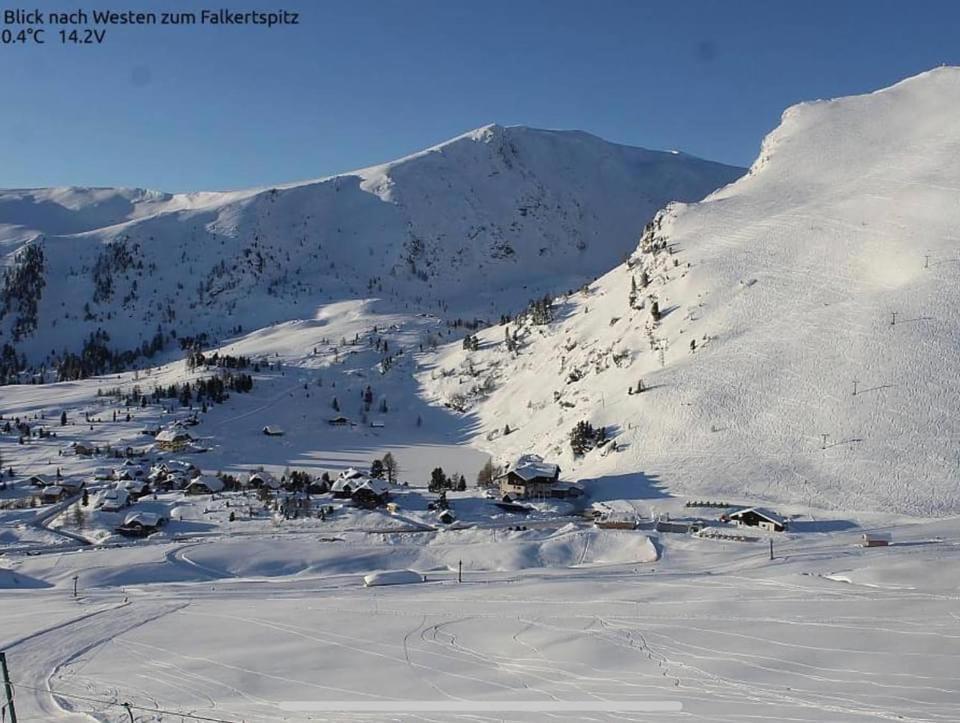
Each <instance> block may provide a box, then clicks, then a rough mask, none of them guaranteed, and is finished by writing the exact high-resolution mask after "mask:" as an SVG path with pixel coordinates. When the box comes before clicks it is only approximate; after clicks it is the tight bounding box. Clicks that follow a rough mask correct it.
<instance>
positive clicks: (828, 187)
mask: <svg viewBox="0 0 960 723" xmlns="http://www.w3.org/2000/svg"><path fill="white" fill-rule="evenodd" d="M958 111H960V70H958V69H957V68H941V69H937V70H933V71H930V72H928V73H924V74H922V75H919V76H917V77H915V78H911V79H908V80H905V81H903V82H901V83H898V84H897V85H895V86H893V87H891V88H887V89H884V90H881V91H878V92H876V93H871V94H869V95H863V96H856V97H850V98H841V99H838V100H831V101H817V102H812V103H802V104H800V105H797V106H795V107H792V108H790V109H788V110H787V111H786V113H784V116H783V120H782V123H781V125H780V126H779V127H778V128H777V129H776V130H774V131H773V132H772V133H771V134H770V135H769V136H768V137H767V138H766V140H765V141H764V143H763V148H762V151H761V154H760V157H759V158H758V160H757V162H756V163H755V164H754V166H753V168H752V169H751V170H750V172H749V174H748V175H747V176H745V177H744V178H742V179H740V180H739V181H737V182H735V183H733V184H731V185H730V186H727V187H726V188H723V189H721V190H719V191H717V192H716V193H714V194H712V195H711V196H709V197H708V198H707V199H705V200H704V201H702V202H700V203H696V204H692V205H682V204H674V205H672V206H670V207H669V208H668V209H667V210H666V211H665V212H664V213H662V214H661V216H660V218H659V219H658V221H657V223H656V224H655V226H654V227H653V228H652V229H650V230H649V232H648V233H647V234H646V235H645V237H644V240H643V242H642V243H641V245H640V247H639V248H638V249H637V251H636V253H635V254H634V255H633V257H632V258H631V261H630V266H628V265H626V264H624V265H621V266H619V267H617V268H616V269H614V270H613V271H612V272H610V273H609V274H607V275H605V276H603V277H601V278H600V279H598V280H597V282H596V283H594V284H591V285H590V287H589V289H588V290H587V291H586V293H576V294H574V295H572V296H570V297H562V298H561V299H559V300H558V303H557V305H556V307H555V317H556V318H555V322H554V323H553V324H550V325H545V326H535V327H525V328H524V329H522V330H521V338H522V340H521V343H520V345H519V346H520V349H519V352H518V353H516V354H513V353H510V352H509V351H507V350H506V348H505V344H504V343H503V339H504V328H503V327H497V328H493V329H489V330H487V331H485V332H483V333H482V334H480V335H479V338H480V340H481V344H480V349H479V351H477V352H467V351H464V350H463V349H461V348H459V347H456V348H454V347H448V348H447V349H445V350H444V351H443V352H442V353H441V354H439V355H438V357H437V359H436V361H435V364H434V365H433V366H432V368H430V369H429V370H428V371H426V372H425V373H423V374H422V375H421V381H422V383H423V385H424V388H425V393H426V394H427V395H428V396H430V397H431V398H432V399H434V400H435V401H437V402H438V403H442V402H444V401H448V400H449V399H450V398H451V396H452V395H453V394H455V393H456V392H458V391H460V392H463V391H466V390H467V389H468V388H469V385H471V384H474V383H476V379H474V378H472V377H471V375H470V374H469V373H467V372H465V371H464V365H465V364H466V363H467V360H468V359H469V360H470V363H472V364H473V365H474V368H475V369H479V370H482V371H481V373H480V374H479V378H480V379H484V378H486V377H487V376H492V377H493V378H494V380H495V382H496V387H497V388H496V391H494V392H493V393H492V394H491V395H489V397H487V398H480V399H477V400H475V401H474V402H473V403H472V404H471V405H470V406H469V410H470V413H471V415H472V416H474V417H476V418H478V419H479V420H480V425H479V428H478V431H477V434H476V436H475V442H476V443H477V444H478V445H479V446H481V447H483V448H484V449H486V450H488V451H490V452H492V453H493V454H494V455H495V456H497V457H498V458H500V459H502V460H506V459H509V458H510V457H512V456H513V455H515V454H517V453H519V452H526V451H530V450H535V451H538V452H540V453H542V454H545V455H547V456H549V457H551V458H554V459H556V460H557V461H559V462H560V463H561V465H562V466H563V467H564V469H565V471H566V472H568V473H569V474H570V475H571V477H572V478H592V477H600V476H610V475H620V474H628V473H633V472H636V471H638V470H642V471H643V472H644V473H645V474H646V475H647V477H648V479H650V480H652V481H654V484H655V486H656V485H658V486H662V487H666V488H667V489H669V490H670V491H671V492H673V493H675V494H679V495H687V496H695V497H700V498H703V497H707V498H718V497H719V498H732V499H734V500H743V501H757V500H767V501H777V502H781V503H797V504H806V505H816V506H828V507H832V508H834V509H844V510H856V509H862V510H895V511H899V512H904V513H912V514H922V515H942V514H949V513H956V512H958V511H960V472H958V470H960V451H958V444H957V442H958V439H960V416H958V415H957V409H958V408H960V357H958V355H957V349H958V348H960V312H958V309H960V303H958V302H960V284H958V279H960V249H958V241H960V236H958V232H957V228H958V227H960V206H958V205H957V197H958V191H960V166H958V165H957V164H956V163H954V162H953V161H952V159H953V158H955V157H956V153H957V150H958V148H960V126H958V125H957V123H956V117H957V113H958ZM658 244H659V245H663V246H665V248H663V250H661V251H659V252H654V251H653V250H651V249H653V248H654V247H656V246H657V245H658ZM631 267H632V268H631ZM644 270H646V272H647V274H648V276H649V279H650V285H649V287H648V288H646V289H641V290H640V292H639V294H638V302H637V306H641V305H642V308H636V309H631V308H630V307H629V304H628V297H629V296H630V289H631V279H635V280H636V281H637V282H638V283H639V282H640V281H641V277H642V274H643V272H644ZM653 300H656V301H657V302H658V305H659V309H660V310H661V312H662V314H663V317H662V319H661V320H660V321H659V323H654V322H653V321H652V318H651V307H652V302H653ZM894 322H895V323H894ZM512 328H513V329H514V330H517V326H516V325H513V327H512ZM692 342H695V344H696V348H695V349H692V348H691V343H692ZM615 356H616V357H617V358H616V359H615V358H614V357H615ZM454 369H455V370H457V373H456V374H452V375H449V376H444V375H443V372H449V371H450V370H454ZM574 370H576V371H577V374H580V375H581V377H582V378H581V379H580V380H579V381H571V377H570V374H571V372H572V371H574ZM640 379H643V381H644V385H645V386H646V387H647V389H648V390H647V391H645V392H643V393H642V394H638V395H630V394H628V389H629V388H630V387H633V386H635V385H636V384H637V383H638V381H639V380H640ZM461 381H462V382H463V383H461ZM855 384H856V390H857V393H856V395H854V385H855ZM555 395H556V397H555ZM579 420H589V421H590V422H592V424H593V425H594V426H598V425H607V426H608V427H609V428H610V429H611V431H613V432H614V433H615V434H616V437H617V440H616V441H617V444H618V446H619V447H620V449H621V451H619V452H615V453H610V454H607V455H606V456H601V455H600V453H599V452H590V453H588V454H587V455H586V456H584V457H582V458H577V459H574V458H573V456H572V452H571V450H570V446H569V444H568V434H569V431H570V429H571V428H572V427H573V426H574V424H575V423H576V422H577V421H579ZM505 425H509V427H510V429H511V430H513V432H512V433H511V434H510V435H509V436H503V435H502V434H501V433H500V432H501V430H502V429H503V428H504V426H505ZM824 435H826V436H824Z"/></svg>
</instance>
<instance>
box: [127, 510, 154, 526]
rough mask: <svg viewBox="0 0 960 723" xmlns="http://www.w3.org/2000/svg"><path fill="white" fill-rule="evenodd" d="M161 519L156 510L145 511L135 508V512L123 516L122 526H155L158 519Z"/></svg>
mask: <svg viewBox="0 0 960 723" xmlns="http://www.w3.org/2000/svg"><path fill="white" fill-rule="evenodd" d="M162 519H163V517H161V516H160V515H158V514H157V513H156V512H145V511H143V510H137V511H135V512H131V513H129V514H128V515H127V516H126V517H124V518H123V524H124V526H127V525H132V524H139V525H142V526H143V527H157V526H158V525H159V524H160V521H161V520H162Z"/></svg>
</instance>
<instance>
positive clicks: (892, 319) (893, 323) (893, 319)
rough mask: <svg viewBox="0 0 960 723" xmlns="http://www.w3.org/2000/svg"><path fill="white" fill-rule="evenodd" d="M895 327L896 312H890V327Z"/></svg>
mask: <svg viewBox="0 0 960 723" xmlns="http://www.w3.org/2000/svg"><path fill="white" fill-rule="evenodd" d="M896 325H897V312H895V311H891V312H890V326H896Z"/></svg>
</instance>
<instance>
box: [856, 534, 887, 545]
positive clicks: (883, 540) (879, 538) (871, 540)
mask: <svg viewBox="0 0 960 723" xmlns="http://www.w3.org/2000/svg"><path fill="white" fill-rule="evenodd" d="M892 541H893V538H892V537H891V536H890V533H889V532H864V533H863V534H862V535H861V536H860V546H861V547H887V546H889V545H890V543H891V542H892Z"/></svg>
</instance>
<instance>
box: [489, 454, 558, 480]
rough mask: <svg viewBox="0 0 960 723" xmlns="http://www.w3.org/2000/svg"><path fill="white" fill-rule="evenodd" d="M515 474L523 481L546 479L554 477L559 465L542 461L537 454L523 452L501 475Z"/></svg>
mask: <svg viewBox="0 0 960 723" xmlns="http://www.w3.org/2000/svg"><path fill="white" fill-rule="evenodd" d="M511 473H512V474H515V475H517V477H519V478H520V479H522V480H523V481H524V482H529V481H530V480H533V479H537V478H538V477H546V478H547V479H556V477H557V475H558V474H560V466H559V465H556V464H552V463H550V462H544V461H543V457H541V456H540V455H539V454H524V455H522V456H520V458H519V459H517V461H516V462H515V463H514V464H513V465H512V466H510V467H509V468H508V469H506V470H505V471H504V473H503V474H502V475H500V476H501V477H505V476H506V475H508V474H511Z"/></svg>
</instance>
